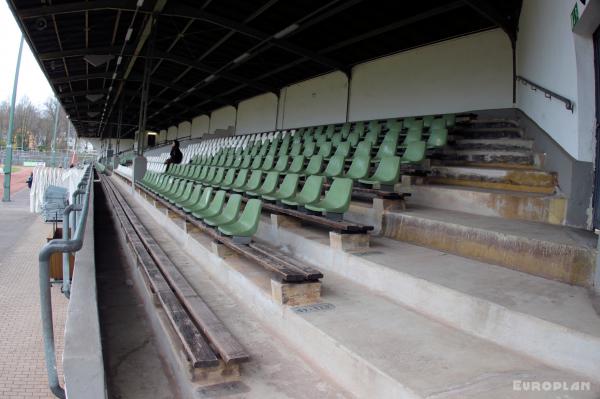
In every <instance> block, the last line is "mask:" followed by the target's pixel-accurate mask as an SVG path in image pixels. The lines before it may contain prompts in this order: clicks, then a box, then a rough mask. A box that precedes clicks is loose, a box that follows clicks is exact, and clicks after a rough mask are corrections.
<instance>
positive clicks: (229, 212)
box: [202, 194, 242, 226]
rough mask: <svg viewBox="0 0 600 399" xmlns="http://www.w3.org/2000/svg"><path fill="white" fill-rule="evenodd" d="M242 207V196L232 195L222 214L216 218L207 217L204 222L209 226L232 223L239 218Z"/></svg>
mask: <svg viewBox="0 0 600 399" xmlns="http://www.w3.org/2000/svg"><path fill="white" fill-rule="evenodd" d="M241 206H242V196H241V195H240V194H232V195H230V196H229V199H228V200H227V204H225V207H224V208H223V210H222V212H221V213H219V214H218V215H216V216H212V217H205V218H204V219H202V221H203V222H204V223H206V224H207V225H209V226H218V225H222V224H228V223H231V222H233V221H235V220H236V219H237V218H238V215H239V213H240V208H241Z"/></svg>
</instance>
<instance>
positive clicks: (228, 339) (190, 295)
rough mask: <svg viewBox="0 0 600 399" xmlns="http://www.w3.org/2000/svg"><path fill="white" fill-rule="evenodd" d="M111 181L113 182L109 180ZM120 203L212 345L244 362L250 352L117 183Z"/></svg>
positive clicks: (232, 359) (231, 359)
mask: <svg viewBox="0 0 600 399" xmlns="http://www.w3.org/2000/svg"><path fill="white" fill-rule="evenodd" d="M109 184H111V185H112V184H113V183H112V182H110V183H109ZM113 190H115V194H116V196H117V197H118V198H119V201H118V202H119V205H120V206H121V207H122V208H123V210H124V213H125V215H126V216H127V218H128V219H129V221H130V222H131V225H132V227H133V229H134V230H135V231H136V232H137V234H138V236H139V237H140V239H141V241H142V242H143V244H144V246H145V247H146V248H147V250H148V252H149V253H150V255H151V256H152V258H153V259H154V260H155V262H156V264H157V266H158V267H159V269H160V270H161V271H162V273H163V274H164V276H165V278H166V280H167V281H168V282H169V284H170V286H171V288H172V289H173V290H174V291H175V293H176V294H177V297H178V298H179V300H180V301H181V302H182V303H183V305H184V306H185V307H186V309H187V310H188V312H189V313H190V315H191V316H192V317H193V319H194V320H195V321H196V323H197V324H198V325H199V327H200V329H201V330H202V332H204V334H205V335H206V336H207V338H208V339H209V340H210V342H211V343H212V345H213V346H214V347H215V348H216V350H217V352H219V355H220V356H221V358H222V359H223V360H224V361H225V362H226V363H229V362H233V363H241V362H245V361H248V360H249V356H248V354H247V352H246V351H245V350H244V348H243V347H242V346H241V345H240V344H239V342H238V341H237V340H236V339H235V337H233V336H232V335H231V333H230V332H229V330H227V328H226V327H225V325H223V323H222V322H221V321H220V320H219V319H218V317H217V316H216V315H215V314H214V313H213V312H212V310H210V308H209V307H208V305H206V303H205V302H204V301H203V300H202V298H201V297H200V296H199V295H198V294H197V293H196V291H195V290H194V289H193V288H192V286H191V285H190V284H189V282H188V281H187V280H186V279H185V277H184V276H183V275H182V274H181V272H180V271H179V269H178V268H177V267H176V266H175V264H173V262H172V261H171V260H170V259H169V257H168V256H167V254H166V253H165V252H164V251H163V249H162V248H161V247H160V245H158V243H157V242H156V241H155V240H154V238H153V237H152V235H151V234H150V233H149V232H148V230H147V229H146V228H145V227H144V225H143V224H142V223H141V222H140V221H139V219H138V218H137V216H136V215H135V213H134V212H133V210H132V209H131V207H129V205H128V204H127V202H126V201H125V199H124V198H123V196H122V195H121V194H120V192H119V191H116V190H118V189H117V188H116V187H114V186H113Z"/></svg>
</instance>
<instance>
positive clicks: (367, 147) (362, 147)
mask: <svg viewBox="0 0 600 399" xmlns="http://www.w3.org/2000/svg"><path fill="white" fill-rule="evenodd" d="M372 147H373V144H372V143H371V142H370V141H361V142H360V143H358V145H357V146H356V150H355V151H354V156H355V157H356V156H359V155H367V156H371V148H372Z"/></svg>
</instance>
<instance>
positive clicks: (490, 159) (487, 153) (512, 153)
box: [441, 147, 543, 166]
mask: <svg viewBox="0 0 600 399" xmlns="http://www.w3.org/2000/svg"><path fill="white" fill-rule="evenodd" d="M441 158H442V159H443V160H444V161H445V160H453V161H460V162H469V163H479V164H486V163H487V164H490V163H491V164H516V165H519V164H521V165H535V166H541V164H542V162H543V156H540V155H538V154H535V153H533V152H531V151H530V150H482V149H477V150H476V149H469V150H461V149H453V148H452V147H447V148H445V149H444V152H443V154H442V156H441Z"/></svg>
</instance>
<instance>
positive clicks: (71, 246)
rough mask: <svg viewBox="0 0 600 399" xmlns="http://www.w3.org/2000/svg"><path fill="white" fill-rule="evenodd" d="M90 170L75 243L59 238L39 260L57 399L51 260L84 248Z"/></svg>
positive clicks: (47, 346) (43, 314)
mask: <svg viewBox="0 0 600 399" xmlns="http://www.w3.org/2000/svg"><path fill="white" fill-rule="evenodd" d="M89 168H90V167H89V166H88V170H86V173H84V176H83V179H86V182H85V183H86V190H85V192H84V193H85V195H86V196H85V198H84V200H83V206H82V210H81V218H80V219H79V223H78V224H77V227H76V229H75V232H74V236H73V239H72V240H64V239H55V240H52V241H50V242H49V243H47V244H46V245H44V246H43V247H42V249H41V250H40V253H39V256H38V260H39V264H40V268H39V285H40V310H41V318H42V333H43V338H44V354H45V358H46V369H47V370H46V371H47V373H48V385H49V387H50V390H51V391H52V393H53V394H54V396H56V397H58V398H61V399H65V397H66V396H65V390H64V389H63V388H62V387H61V386H60V382H59V381H58V372H57V369H56V350H55V346H54V328H53V325H52V294H51V291H50V257H51V256H52V254H54V253H58V252H63V253H64V252H76V251H79V250H80V249H81V247H82V246H83V235H84V231H85V226H86V222H87V214H88V209H89V203H90V201H89V193H90V189H91V182H92V179H90V174H89V173H88V172H89Z"/></svg>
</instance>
